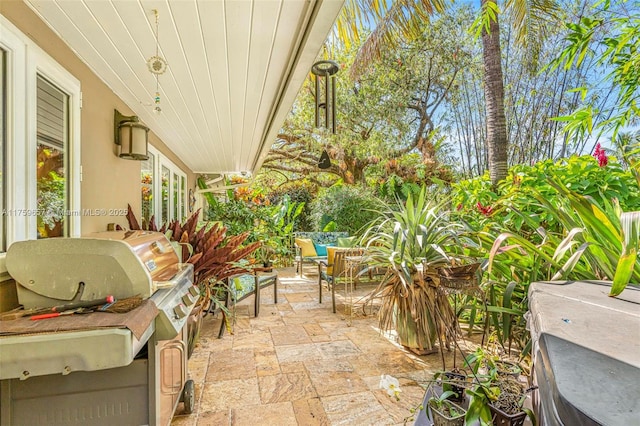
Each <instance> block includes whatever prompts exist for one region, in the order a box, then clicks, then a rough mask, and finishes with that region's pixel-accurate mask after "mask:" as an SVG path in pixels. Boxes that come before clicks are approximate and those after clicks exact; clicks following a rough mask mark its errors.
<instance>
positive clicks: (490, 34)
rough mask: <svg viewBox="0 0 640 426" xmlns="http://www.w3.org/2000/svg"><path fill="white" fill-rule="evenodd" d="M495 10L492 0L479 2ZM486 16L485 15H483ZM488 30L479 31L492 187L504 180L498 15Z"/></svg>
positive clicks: (504, 128)
mask: <svg viewBox="0 0 640 426" xmlns="http://www.w3.org/2000/svg"><path fill="white" fill-rule="evenodd" d="M492 7H495V8H496V10H497V7H496V3H495V0H482V9H483V11H487V10H489V9H490V8H492ZM485 13H486V12H485ZM488 21H489V22H488V25H489V29H488V31H487V27H486V26H483V29H482V59H483V63H484V99H485V101H484V102H485V108H486V114H487V151H488V154H489V176H490V178H491V184H492V185H496V184H497V183H498V182H499V181H501V180H502V179H504V178H505V177H507V169H508V165H507V144H508V142H509V141H508V140H507V119H506V117H505V114H504V84H503V81H504V79H503V76H502V60H501V59H502V55H501V52H502V51H501V49H500V26H499V25H498V14H495V19H489V20H488Z"/></svg>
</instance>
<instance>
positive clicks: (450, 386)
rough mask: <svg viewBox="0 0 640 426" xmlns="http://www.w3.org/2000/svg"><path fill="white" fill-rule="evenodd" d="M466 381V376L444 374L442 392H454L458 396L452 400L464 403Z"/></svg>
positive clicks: (451, 373)
mask: <svg viewBox="0 0 640 426" xmlns="http://www.w3.org/2000/svg"><path fill="white" fill-rule="evenodd" d="M466 380H467V377H466V376H465V375H464V374H460V373H456V372H453V371H445V372H444V373H442V391H443V392H446V391H452V392H453V393H455V394H456V396H455V397H453V396H452V397H450V399H452V400H454V401H462V400H463V399H464V389H465V387H464V384H465V382H466ZM458 384H459V385H458Z"/></svg>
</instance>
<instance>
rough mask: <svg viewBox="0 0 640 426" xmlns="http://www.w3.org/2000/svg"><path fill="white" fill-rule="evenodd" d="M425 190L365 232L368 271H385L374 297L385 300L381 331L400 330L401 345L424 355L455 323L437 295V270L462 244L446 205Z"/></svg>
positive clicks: (386, 213) (445, 302)
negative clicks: (449, 217) (370, 269)
mask: <svg viewBox="0 0 640 426" xmlns="http://www.w3.org/2000/svg"><path fill="white" fill-rule="evenodd" d="M427 198H428V197H427V193H426V188H425V187H423V188H422V190H421V191H420V194H419V195H418V196H417V197H416V198H414V197H413V196H412V195H411V194H410V195H409V197H408V198H407V201H406V202H405V203H402V202H398V204H397V206H387V209H386V211H384V212H381V214H380V216H381V218H380V219H379V220H378V221H376V222H374V223H373V224H372V225H370V226H369V228H368V229H367V230H366V231H365V234H364V237H363V241H364V242H365V243H366V245H367V248H368V257H369V260H368V263H369V267H372V268H382V269H384V270H386V271H387V273H386V274H385V276H384V277H383V279H382V281H381V282H380V284H379V286H378V287H377V288H376V289H375V290H374V291H373V293H372V295H371V296H370V297H371V298H372V299H373V298H377V297H381V299H382V304H381V307H380V310H379V319H380V328H381V330H390V329H394V328H395V330H396V332H397V334H398V340H399V343H400V344H402V345H403V346H405V347H407V348H408V349H410V350H412V351H414V352H416V353H419V354H426V353H431V352H434V351H435V348H434V343H435V341H436V339H439V338H440V337H441V336H446V335H447V334H448V333H447V330H450V329H451V328H452V325H453V324H455V314H454V312H453V309H452V308H451V305H450V303H449V300H448V298H447V296H446V294H445V293H444V292H442V291H438V288H437V285H436V282H435V281H434V280H437V279H438V269H439V268H441V267H444V266H449V265H451V263H452V260H453V258H454V256H455V254H456V253H457V252H458V250H459V248H460V247H461V244H460V243H459V241H458V238H457V234H456V228H455V226H456V225H454V224H451V223H450V222H449V221H448V220H447V216H446V215H445V214H444V209H443V205H441V204H437V203H434V202H432V201H429V200H428V199H427Z"/></svg>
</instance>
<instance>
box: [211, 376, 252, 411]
mask: <svg viewBox="0 0 640 426" xmlns="http://www.w3.org/2000/svg"><path fill="white" fill-rule="evenodd" d="M259 401H260V391H259V389H258V378H257V377H253V378H251V379H237V380H224V381H218V382H214V381H208V382H207V383H206V384H205V387H204V391H203V392H202V400H201V402H200V411H201V412H207V411H224V410H227V409H229V408H233V409H236V408H238V407H242V406H248V405H255V404H256V403H258V402H259Z"/></svg>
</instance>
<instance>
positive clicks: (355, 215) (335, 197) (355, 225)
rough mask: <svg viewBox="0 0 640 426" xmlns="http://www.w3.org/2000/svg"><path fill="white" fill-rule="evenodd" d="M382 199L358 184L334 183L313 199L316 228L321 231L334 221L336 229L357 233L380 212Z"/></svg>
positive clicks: (312, 209) (313, 215) (352, 233)
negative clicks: (357, 185)
mask: <svg viewBox="0 0 640 426" xmlns="http://www.w3.org/2000/svg"><path fill="white" fill-rule="evenodd" d="M379 209H380V202H379V201H378V199H377V198H376V197H374V195H373V193H372V192H371V190H369V189H366V188H361V187H356V186H347V185H339V186H337V185H334V186H332V187H331V188H328V189H327V190H326V191H324V192H323V193H322V194H320V195H318V197H317V198H316V200H315V201H314V202H313V203H312V208H311V211H312V218H313V223H314V228H315V229H314V230H316V231H322V230H323V229H324V228H325V226H326V225H327V224H328V223H329V222H335V231H346V232H349V234H350V235H358V234H359V232H360V231H361V229H362V228H364V227H365V226H366V225H367V224H369V223H370V222H371V221H372V220H373V219H375V218H376V217H377V216H378V213H377V211H376V210H379Z"/></svg>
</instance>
